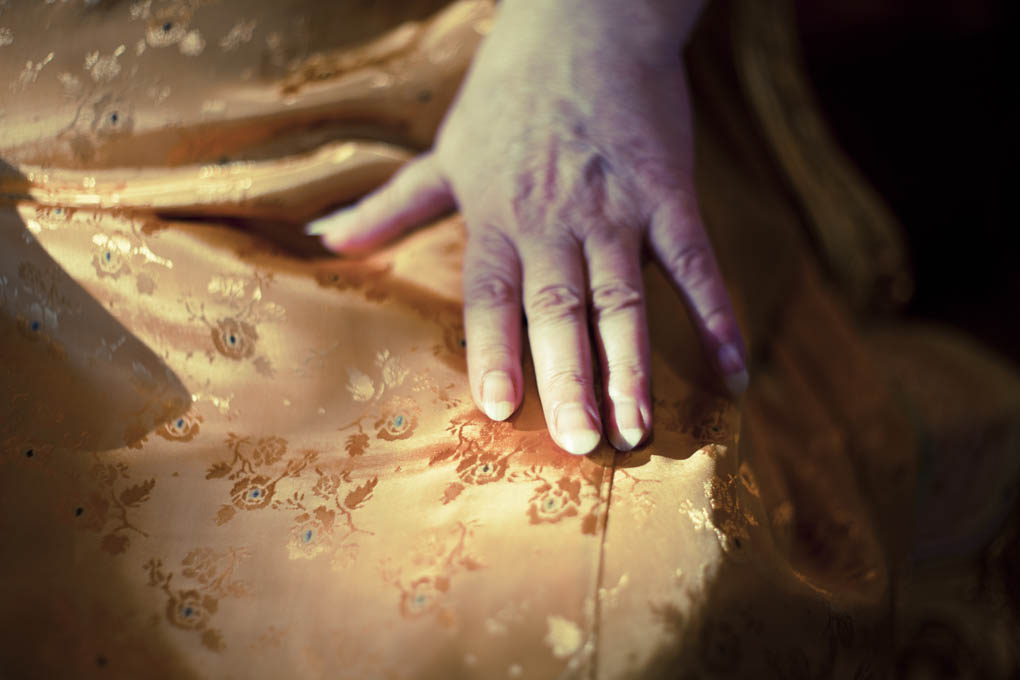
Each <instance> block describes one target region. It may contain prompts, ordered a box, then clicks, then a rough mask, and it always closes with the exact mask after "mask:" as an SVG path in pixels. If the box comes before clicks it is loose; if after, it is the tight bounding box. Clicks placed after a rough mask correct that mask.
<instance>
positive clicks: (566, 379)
mask: <svg viewBox="0 0 1020 680" xmlns="http://www.w3.org/2000/svg"><path fill="white" fill-rule="evenodd" d="M542 382H543V383H544V384H545V387H546V389H547V390H552V391H559V390H570V391H575V390H577V389H580V390H581V391H582V392H585V393H587V392H589V391H591V390H592V389H594V387H595V384H594V382H593V381H592V379H591V376H588V375H585V374H584V373H583V372H581V371H579V370H577V369H576V368H559V369H553V370H550V371H549V372H548V373H546V374H545V376H544V377H543V379H542Z"/></svg>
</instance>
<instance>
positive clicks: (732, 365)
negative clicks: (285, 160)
mask: <svg viewBox="0 0 1020 680" xmlns="http://www.w3.org/2000/svg"><path fill="white" fill-rule="evenodd" d="M696 4H697V3H695V5H694V6H692V5H691V4H690V3H684V2H682V1H681V0H643V1H641V0H555V1H553V2H550V1H548V0H504V2H503V3H502V6H501V9H500V14H499V16H498V17H497V19H496V21H495V22H494V25H493V29H492V32H491V33H490V35H489V36H488V37H487V38H486V40H485V41H484V42H483V44H482V46H481V48H480V49H479V52H478V54H477V55H476V57H475V61H474V63H473V65H472V68H471V71H470V72H469V74H468V76H467V78H466V80H465V83H464V85H463V87H462V89H461V91H460V94H459V95H458V97H457V99H456V101H455V102H454V104H453V106H452V107H451V109H450V111H449V113H448V114H447V117H446V119H445V121H444V123H443V126H442V128H441V129H440V132H439V135H438V138H437V142H436V145H435V147H434V148H433V150H432V151H431V152H429V153H426V154H424V155H422V156H420V157H419V158H417V159H415V160H414V161H412V162H411V163H409V164H408V165H407V166H405V167H404V168H403V169H402V170H401V171H400V172H399V173H398V174H397V175H396V176H395V177H394V178H393V179H392V180H391V181H390V182H389V183H388V184H387V185H386V186H384V187H382V188H381V189H379V190H378V191H376V192H375V193H373V194H371V195H369V196H368V197H366V198H365V199H363V200H362V201H361V202H360V203H359V204H358V205H356V206H355V207H353V208H349V209H346V210H343V211H340V212H338V213H336V214H334V215H330V216H328V217H325V218H323V219H321V220H319V221H317V222H315V223H313V224H312V225H310V227H309V233H318V234H322V235H323V241H324V243H325V244H326V246H327V247H328V248H330V249H332V250H335V251H343V252H347V253H350V252H359V251H364V250H367V249H371V248H373V247H375V246H377V245H379V244H381V243H382V242H384V241H386V240H388V239H390V238H392V237H394V236H396V235H398V234H399V233H401V232H403V231H405V230H407V229H409V228H411V227H413V226H415V225H418V224H420V223H421V222H423V221H424V220H427V219H428V218H430V217H433V216H435V215H437V214H439V213H442V212H444V211H446V210H449V209H450V208H451V207H453V206H454V204H456V205H458V206H459V207H460V210H461V211H462V214H463V215H464V217H465V220H466V222H467V229H468V242H467V248H466V252H465V257H464V327H465V334H466V339H467V361H468V373H469V379H470V383H471V392H472V395H473V397H474V399H475V402H476V403H477V404H478V405H479V406H480V407H481V409H482V410H483V411H484V412H485V413H486V414H487V415H488V416H489V417H490V418H493V419H495V420H503V419H506V418H507V417H509V416H510V415H511V414H512V413H513V412H514V411H515V410H516V409H517V407H518V406H519V405H520V400H521V397H522V394H523V381H522V377H521V363H520V357H521V305H522V303H523V307H524V312H525V315H526V317H527V331H528V339H529V341H530V343H531V353H532V356H533V358H534V364H535V373H536V378H537V382H538V390H539V395H540V397H541V400H542V408H543V411H544V414H545V419H546V422H547V423H548V425H549V429H550V432H551V434H552V436H553V438H554V439H555V441H556V442H557V444H559V445H560V446H561V447H562V448H564V449H566V450H567V451H569V452H570V453H574V454H586V453H589V452H590V451H591V450H592V449H594V448H595V446H596V445H597V444H598V442H599V440H600V431H601V422H602V420H601V418H600V413H599V409H598V406H597V402H596V398H595V393H594V390H593V381H594V372H593V370H592V358H593V357H592V354H593V351H592V350H593V348H592V347H591V343H590V342H589V323H590V324H591V325H592V327H593V329H594V331H595V333H594V336H595V339H596V342H595V347H594V350H595V353H596V354H597V359H598V361H599V362H600V364H601V369H602V371H601V375H602V379H603V381H604V384H603V388H604V389H603V394H604V402H605V413H604V415H605V421H604V423H605V427H606V434H607V435H608V437H609V439H610V441H611V442H612V444H613V445H614V446H615V447H616V448H618V449H620V450H628V449H631V448H633V447H635V446H637V445H638V444H640V443H641V442H642V441H643V440H644V439H645V438H646V437H647V436H648V434H649V432H650V431H651V427H652V406H651V395H650V387H649V379H650V358H649V342H648V330H647V325H646V321H645V307H644V293H643V290H642V280H641V252H642V247H643V245H644V244H647V245H648V247H649V248H650V250H651V252H652V253H654V255H655V256H656V258H657V259H658V260H659V262H660V263H661V265H662V266H663V267H664V268H665V270H666V272H667V273H668V275H669V276H670V277H671V278H672V280H673V281H674V282H675V283H676V285H677V287H678V289H679V291H680V293H681V295H682V296H683V297H684V298H685V301H686V302H687V306H688V308H689V310H690V313H691V316H692V319H693V320H694V322H695V325H696V327H697V328H698V330H699V333H700V335H701V337H702V340H703V343H704V345H705V347H706V348H707V350H708V355H709V356H710V357H711V358H712V360H713V361H714V364H715V368H716V369H717V371H718V372H719V374H720V375H721V377H722V378H723V379H724V381H725V382H726V384H727V386H728V387H729V388H730V389H731V390H733V391H735V392H740V391H743V389H744V388H745V387H746V384H747V373H746V370H745V361H744V349H743V343H742V341H741V337H740V330H739V328H738V326H737V322H736V319H735V318H734V315H733V311H732V309H731V306H730V302H729V299H728V297H727V294H726V290H725V288H724V286H723V281H722V278H721V276H720V273H719V269H718V266H717V264H716V261H715V257H714V255H713V253H712V249H711V246H710V244H709V241H708V237H707V235H706V233H705V229H704V227H703V226H702V223H701V220H700V218H699V216H698V207H697V201H696V198H695V192H694V184H693V178H692V171H693V162H694V153H693V131H692V124H691V111H690V103H689V97H688V90H687V83H686V78H685V74H684V69H683V63H682V61H681V57H680V51H681V48H682V45H683V42H684V40H685V39H686V33H687V32H688V31H689V30H690V27H691V25H692V24H693V22H694V20H695V18H696V14H697V7H696Z"/></svg>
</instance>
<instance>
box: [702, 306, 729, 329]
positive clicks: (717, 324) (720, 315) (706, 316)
mask: <svg viewBox="0 0 1020 680" xmlns="http://www.w3.org/2000/svg"><path fill="white" fill-rule="evenodd" d="M701 319H702V324H703V325H704V326H705V328H706V329H708V330H709V331H711V332H712V333H713V334H715V335H719V336H724V337H728V336H733V335H736V334H737V333H734V332H733V329H734V327H735V326H736V324H735V322H733V321H732V312H731V311H730V309H729V307H727V306H726V305H718V306H716V307H710V308H709V309H708V310H707V311H705V312H704V313H703V314H702V315H701Z"/></svg>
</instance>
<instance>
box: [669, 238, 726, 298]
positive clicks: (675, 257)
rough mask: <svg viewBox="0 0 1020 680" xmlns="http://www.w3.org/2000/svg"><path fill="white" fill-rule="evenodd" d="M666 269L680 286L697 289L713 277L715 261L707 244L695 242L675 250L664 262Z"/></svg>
mask: <svg viewBox="0 0 1020 680" xmlns="http://www.w3.org/2000/svg"><path fill="white" fill-rule="evenodd" d="M666 267H667V268H668V269H669V271H670V273H671V274H672V275H673V277H674V278H675V279H676V281H677V282H678V283H680V285H682V286H684V287H687V288H697V287H698V286H701V285H703V284H705V283H707V282H709V281H711V280H712V278H713V277H714V275H715V261H714V260H713V259H712V251H711V250H710V249H709V247H708V244H706V243H703V242H695V243H691V244H688V245H686V246H683V247H681V248H678V249H676V250H675V251H674V252H673V253H672V254H671V255H670V257H669V259H668V260H667V262H666Z"/></svg>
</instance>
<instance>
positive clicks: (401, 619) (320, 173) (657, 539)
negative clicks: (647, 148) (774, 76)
mask: <svg viewBox="0 0 1020 680" xmlns="http://www.w3.org/2000/svg"><path fill="white" fill-rule="evenodd" d="M442 4H443V3H440V2H414V3H354V2H337V3H319V2H313V1H312V0H306V1H304V2H294V3H269V2H256V3H242V2H227V1H221V2H203V1H202V0H190V1H174V2H159V1H158V0H153V1H150V0H141V1H138V2H103V1H100V2H95V3H89V2H86V3H82V2H73V3H72V2H51V3H42V2H28V1H27V0H23V1H22V0H9V1H8V2H5V3H3V4H0V12H2V13H0V88H4V89H3V92H4V94H3V97H2V99H0V158H3V159H4V166H3V167H2V169H0V193H2V194H3V195H4V201H5V203H4V204H3V207H0V309H2V311H3V313H2V315H0V351H2V357H3V362H2V364H0V376H2V387H0V399H2V402H0V404H2V407H3V416H2V417H3V420H2V423H0V446H2V453H3V456H2V458H0V511H2V517H3V520H2V526H3V529H4V541H3V555H2V559H0V601H2V602H3V609H2V614H0V641H2V646H3V652H2V660H3V662H4V669H5V671H4V672H7V673H10V677H69V678H80V677H117V678H138V677H166V678H191V677H195V678H198V677H203V678H263V677H264V678H269V677H294V678H327V677H328V678H556V677H570V678H574V677H576V678H607V679H608V678H631V677H640V678H667V677H669V678H673V677H755V678H760V677H784V678H785V677H869V676H868V675H867V671H868V670H869V669H877V668H885V667H886V665H887V664H888V662H889V658H890V655H891V654H892V646H893V640H892V639H891V636H890V630H891V626H892V621H893V617H892V606H893V600H892V595H891V593H892V592H893V590H894V585H895V580H896V574H897V568H898V567H897V565H899V564H901V562H902V559H903V555H904V553H905V550H906V547H907V541H908V540H909V528H910V524H911V521H912V519H911V512H910V508H911V504H912V484H913V477H914V469H913V468H914V453H915V442H914V441H913V429H912V427H911V425H910V423H909V421H908V420H907V418H906V416H905V415H903V413H902V411H901V409H899V408H898V407H897V406H896V404H895V403H894V401H893V400H892V398H891V397H890V395H889V392H888V389H887V387H886V383H885V381H884V379H883V377H882V375H881V374H880V372H879V370H878V369H877V368H876V366H875V363H874V361H873V359H872V357H871V355H870V353H869V352H868V350H867V349H866V348H865V346H864V344H863V343H862V342H861V341H860V340H859V339H858V337H857V335H856V332H855V331H854V330H853V326H852V324H851V323H850V322H849V320H848V318H847V315H846V313H845V311H844V310H843V308H842V306H841V304H840V303H839V302H838V301H837V300H836V298H835V297H834V296H833V295H832V294H831V293H829V292H828V291H827V289H826V288H825V286H824V285H823V284H822V283H820V281H819V279H818V276H817V275H816V274H815V273H814V266H813V265H812V264H811V260H810V257H809V256H808V254H807V252H808V251H807V248H806V247H805V246H804V244H803V242H802V239H801V236H800V230H799V218H798V217H797V215H796V213H795V212H794V210H793V209H792V208H791V207H790V206H789V203H788V201H787V200H786V198H785V194H784V190H783V189H782V187H781V186H780V185H779V183H778V180H777V179H776V173H774V171H773V170H772V168H771V166H770V165H769V162H768V160H767V156H766V155H765V153H764V152H763V151H762V150H761V145H760V144H759V143H757V142H756V140H755V138H754V132H753V125H752V124H751V122H749V120H748V119H747V117H746V116H747V114H746V113H745V112H744V111H743V110H742V109H741V108H740V107H739V106H737V105H736V104H735V103H734V102H735V101H736V100H735V99H734V97H733V93H734V92H735V91H736V90H735V87H736V86H735V85H734V82H735V81H734V78H733V74H732V73H730V69H731V68H732V67H730V66H728V63H729V62H728V59H727V57H726V55H725V53H724V51H721V48H720V44H724V41H725V35H726V33H725V30H722V29H723V28H724V25H723V24H720V21H722V19H721V18H720V17H718V16H717V15H716V14H711V15H710V16H709V17H706V20H705V22H704V23H705V26H703V27H702V31H701V34H699V38H698V40H697V41H696V42H695V45H694V46H692V49H691V55H690V56H691V71H692V82H693V83H694V88H695V95H696V100H697V107H698V111H697V113H698V126H699V128H698V158H699V169H698V172H699V177H698V182H699V187H701V191H702V197H701V202H702V205H703V211H704V214H705V218H706V222H707V223H708V224H709V226H710V228H711V230H712V235H713V239H714V242H715V243H716V246H717V249H718V250H719V252H720V257H721V259H722V263H723V268H724V270H725V272H726V273H727V275H728V277H729V280H730V282H731V284H732V293H733V297H734V300H735V303H736V306H737V308H738V310H739V313H740V314H741V316H742V319H743V321H744V325H745V330H746V332H747V334H748V337H749V338H750V340H751V347H752V350H753V352H754V354H755V356H758V357H762V356H766V355H767V356H768V357H770V359H769V361H767V362H759V363H758V365H757V366H756V368H755V371H754V383H753V386H752V390H751V392H750V394H749V396H748V397H747V398H746V400H745V401H744V403H742V404H736V403H733V402H732V401H730V400H729V399H728V398H726V397H725V396H723V395H722V394H721V393H719V392H718V391H717V390H718V388H717V387H715V386H714V383H713V380H712V378H711V376H710V373H709V371H708V370H707V368H706V367H705V362H704V361H703V360H702V358H701V356H700V349H699V347H698V345H697V342H696V340H695V338H694V335H693V332H692V330H691V328H690V326H689V324H688V322H687V321H686V314H685V312H684V310H683V307H682V305H681V304H680V302H679V300H678V298H677V296H676V294H675V293H674V292H673V291H672V290H671V289H670V287H669V286H668V285H667V283H666V282H665V281H664V279H663V278H662V277H661V275H660V274H658V273H657V272H656V271H655V270H654V268H649V270H648V273H647V277H646V278H647V280H646V284H647V288H648V304H649V309H650V314H649V316H650V318H651V327H652V328H651V331H652V347H653V370H654V393H655V414H654V418H655V434H654V439H653V440H652V441H651V442H650V443H649V444H648V445H647V446H645V447H643V448H642V449H641V450H639V451H636V452H632V453H628V454H618V453H615V452H614V451H613V450H612V449H611V448H610V447H609V446H608V445H606V444H603V445H602V446H601V447H600V448H599V449H598V450H597V451H596V452H595V453H594V454H592V455H591V456H588V457H585V458H575V457H572V456H569V455H567V454H565V453H563V452H562V451H560V450H558V449H557V448H556V447H555V446H554V445H553V443H552V441H551V439H550V438H549V436H548V434H547V432H546V430H545V426H544V423H543V420H542V415H541V409H540V406H539V403H538V397H537V392H536V390H535V386H534V384H533V382H531V383H529V384H528V386H527V394H526V396H525V398H524V405H523V407H522V409H521V411H520V412H519V413H518V414H516V415H515V416H514V417H513V418H511V420H510V421H509V422H506V423H494V422H489V421H488V420H487V419H486V418H485V417H484V416H483V415H482V414H481V413H480V412H479V411H478V410H477V409H476V408H475V407H474V406H473V404H472V402H471V398H470V395H469V391H468V386H467V378H466V369H465V361H464V345H463V343H464V340H463V335H462V331H463V329H462V325H461V297H460V262H461V255H462V252H463V247H464V235H465V232H464V228H463V224H462V222H461V219H460V218H459V216H456V215H454V216H450V217H448V218H445V219H441V220H438V221H437V222H435V223H434V224H432V225H430V226H429V227H427V228H425V229H422V230H419V231H417V232H415V233H413V234H411V235H409V236H408V237H406V238H404V239H402V240H400V241H399V242H398V243H396V244H394V245H392V246H391V247H389V248H386V249H384V250H382V251H380V252H379V253H377V254H375V255H373V256H371V257H368V258H366V259H364V260H356V261H355V260H344V259H337V258H330V257H325V256H323V255H322V254H321V253H320V254H316V255H311V256H309V255H308V250H309V247H308V244H307V243H306V240H305V239H303V237H301V236H299V235H297V234H298V232H299V226H298V225H299V224H300V223H301V222H302V221H303V220H305V219H307V218H308V217H310V216H312V215H314V214H317V213H319V212H321V211H323V210H325V209H326V208H327V207H329V206H330V205H333V204H336V203H339V202H343V201H346V200H351V199H353V198H355V197H357V196H358V195H361V194H362V193H364V192H365V191H367V190H368V189H369V188H371V187H373V186H375V185H377V184H378V183H379V182H380V181H382V180H383V179H385V178H386V177H387V176H388V175H389V174H390V173H392V172H393V170H394V169H395V168H396V167H397V166H398V165H399V164H400V163H401V162H403V161H404V160H406V159H407V158H410V157H411V156H412V155H413V153H414V152H415V150H416V149H420V148H423V147H427V146H428V144H429V143H430V140H431V138H432V135H433V134H434V132H435V128H436V126H437V124H438V122H439V120H440V119H441V116H442V114H443V112H444V111H445V109H446V107H447V106H448V104H449V101H450V99H451V98H452V96H453V94H454V93H455V91H456V86H457V84H458V82H459V79H460V77H461V76H462V74H463V72H464V69H465V68H466V67H467V64H468V63H469V60H470V57H471V54H472V51H473V49H474V47H475V46H476V45H477V43H478V40H479V39H480V37H481V36H482V35H484V34H485V32H486V31H487V30H488V26H489V23H490V21H491V17H492V13H493V11H494V8H493V6H492V5H490V4H489V3H487V2H478V1H474V0H462V1H460V2H455V3H453V4H451V5H448V6H445V7H443V6H442ZM720 36H722V37H720ZM720 41H722V42H720ZM727 88H728V89H727ZM267 234H268V235H271V236H272V237H273V238H268V237H267ZM281 243H284V244H286V247H282V246H281V245H280V244H281ZM302 249H303V250H304V251H305V252H304V254H297V253H296V252H295V250H302ZM834 356H837V357H839V358H838V360H835V361H834V360H833V359H832V357H834ZM528 368H529V369H530V367H528ZM526 375H530V371H529V370H526ZM862 674H863V675H862Z"/></svg>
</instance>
